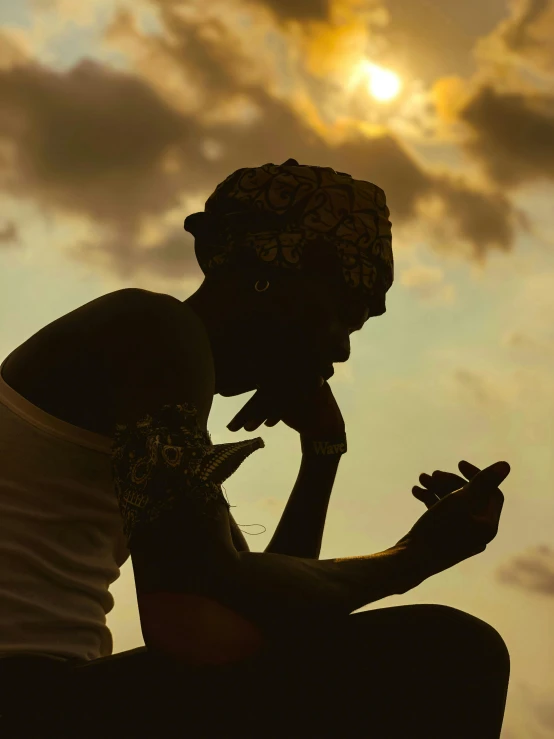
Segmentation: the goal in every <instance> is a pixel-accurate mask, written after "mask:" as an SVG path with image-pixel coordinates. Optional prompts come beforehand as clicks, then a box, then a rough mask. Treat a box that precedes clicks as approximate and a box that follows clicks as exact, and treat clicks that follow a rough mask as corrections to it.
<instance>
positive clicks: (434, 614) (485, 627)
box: [421, 604, 510, 674]
mask: <svg viewBox="0 0 554 739" xmlns="http://www.w3.org/2000/svg"><path fill="white" fill-rule="evenodd" d="M421 608H425V609H427V611H428V613H427V614H426V615H427V617H428V618H429V619H430V620H432V621H433V622H434V623H435V624H436V629H437V633H440V634H441V635H442V636H444V637H446V638H447V640H448V642H449V643H454V644H456V646H457V647H458V649H459V650H460V651H465V650H468V655H470V654H471V653H474V654H476V655H478V657H479V659H480V660H481V661H482V660H490V661H492V662H494V663H495V665H496V667H498V669H503V670H504V671H505V672H506V674H509V672H510V653H509V651H508V647H507V645H506V642H505V641H504V639H503V638H502V636H501V635H500V634H499V632H498V631H497V630H496V629H495V628H494V627H493V626H491V625H490V624H489V623H487V622H486V621H483V620H482V619H480V618H478V617H477V616H473V615H472V614H470V613H467V612H466V611H462V610H460V609H458V608H453V607H452V606H445V605H438V604H428V605H427V604H421Z"/></svg>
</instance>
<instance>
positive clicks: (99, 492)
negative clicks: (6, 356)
mask: <svg viewBox="0 0 554 739" xmlns="http://www.w3.org/2000/svg"><path fill="white" fill-rule="evenodd" d="M4 361H5V360H4ZM3 365H4V362H3V363H2V365H1V366H0V656H6V655H10V654H15V653H33V654H49V655H59V656H61V657H68V658H73V657H78V658H81V659H86V660H92V659H97V658H99V657H106V656H109V655H110V654H111V653H112V647H113V643H112V635H111V633H110V630H109V629H108V627H107V626H106V614H108V613H109V612H110V611H111V610H112V608H113V606H114V600H113V597H112V595H111V594H110V592H109V586H110V585H111V584H112V583H113V582H115V580H117V578H118V577H119V575H120V567H121V566H122V565H123V563H124V562H125V561H126V560H127V558H128V557H129V550H128V549H127V544H126V537H125V536H124V534H123V522H122V518H121V514H120V512H119V506H118V503H117V499H116V496H115V493H114V484H113V478H112V471H111V446H112V439H111V438H108V437H105V436H101V435H99V434H95V433H92V432H90V431H86V430H84V429H81V428H78V427H77V426H73V425H72V424H69V423H66V422H65V421H61V420H59V419H58V418H55V417H54V416H51V415H49V414H48V413H45V412H44V411H42V410H41V409H40V408H38V407H37V406H35V405H33V404H32V403H30V402H29V401H28V400H26V399H25V398H24V397H23V396H21V395H19V394H18V393H16V392H15V391H14V390H13V389H12V388H11V387H9V385H7V384H6V382H4V380H3V379H2V376H1V373H2V367H3Z"/></svg>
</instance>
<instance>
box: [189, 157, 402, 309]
mask: <svg viewBox="0 0 554 739" xmlns="http://www.w3.org/2000/svg"><path fill="white" fill-rule="evenodd" d="M185 230H187V231H189V232H190V233H192V234H193V235H194V236H195V251H196V257H197V259H198V263H199V265H200V268H201V269H202V271H203V273H204V274H205V275H206V276H210V275H213V274H214V273H216V272H222V271H224V270H232V269H236V268H237V267H240V266H241V265H242V266H247V265H250V266H257V267H261V266H262V265H265V266H267V267H268V268H279V269H285V270H311V271H317V270H318V269H323V270H326V271H335V272H339V273H340V274H341V275H342V277H343V279H344V282H345V285H346V287H347V288H349V290H350V291H355V292H356V293H357V295H358V296H360V297H362V298H364V299H367V300H368V301H369V302H370V303H371V304H373V305H375V303H377V306H376V307H377V311H380V312H384V304H385V293H386V292H387V290H388V289H389V288H390V286H391V285H392V282H393V279H394V264H393V255H392V235H391V223H390V220H389V209H388V207H387V204H386V199H385V193H384V192H383V190H381V188H379V187H377V185H374V184H372V183H371V182H365V181H363V180H354V179H353V178H352V177H351V176H350V175H348V174H345V173H344V172H336V171H335V170H333V169H331V168H330V167H315V166H309V165H300V164H298V162H297V161H296V160H294V159H288V160H287V161H286V162H285V163H284V164H281V165H277V164H264V165H262V166H261V167H256V168H243V169H238V170H237V171H236V172H233V174H231V175H229V176H228V177H227V178H226V179H225V180H224V181H223V182H221V183H220V184H219V185H218V186H217V187H216V189H215V191H214V192H213V194H212V195H210V197H209V198H208V200H207V201H206V204H205V211H204V212H203V213H193V214H191V215H190V216H188V218H187V219H186V220H185Z"/></svg>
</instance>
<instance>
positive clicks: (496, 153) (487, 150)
mask: <svg viewBox="0 0 554 739" xmlns="http://www.w3.org/2000/svg"><path fill="white" fill-rule="evenodd" d="M460 119H461V120H462V121H463V122H465V123H466V124H467V125H468V126H469V127H470V129H471V138H470V139H469V140H468V141H467V142H466V144H465V147H466V149H467V150H468V151H469V152H470V153H471V154H472V155H473V156H475V157H477V158H478V159H479V161H480V162H481V164H482V166H483V167H484V169H485V170H486V172H487V174H488V176H489V177H490V178H491V180H492V181H493V182H495V183H497V184H498V185H502V186H505V187H516V186H518V185H522V184H524V183H527V182H531V181H539V180H552V179H554V145H553V142H554V96H552V95H540V94H534V95H532V94H528V93H500V92H497V91H495V90H494V89H493V88H492V87H484V88H482V89H480V90H479V91H478V93H477V94H476V95H475V96H474V97H473V99H472V100H471V101H470V102H469V103H468V104H467V105H466V106H465V107H464V108H463V110H462V111H461V113H460Z"/></svg>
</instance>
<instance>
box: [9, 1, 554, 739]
mask: <svg viewBox="0 0 554 739" xmlns="http://www.w3.org/2000/svg"><path fill="white" fill-rule="evenodd" d="M0 21H1V28H0V191H1V197H0V308H1V309H2V312H1V315H2V316H3V320H2V323H1V329H2V330H1V331H0V358H4V357H5V356H6V355H7V354H8V353H9V352H10V351H12V350H13V349H14V348H15V347H16V346H17V345H18V344H20V343H22V342H23V341H24V340H25V339H27V338H28V337H29V336H30V335H31V334H33V333H34V332H36V331H37V330H38V329H39V328H41V327H42V326H43V325H45V324H46V323H48V322H50V321H52V320H54V319H55V318H57V317H59V316H60V315H62V314H64V313H67V312H69V311H70V310H73V309H74V308H75V307H77V306H78V305H81V304H83V303H85V302H88V301H89V300H92V299H94V298H95V297H97V296H99V295H102V294H104V293H106V292H109V291H111V290H115V289H119V288H121V287H127V286H136V287H143V288H146V289H150V290H159V291H162V292H168V293H171V294H173V295H175V296H176V297H178V298H180V299H184V298H186V297H187V296H188V295H189V294H190V293H191V292H192V291H193V290H194V289H196V287H197V286H198V285H199V284H200V281H201V272H200V270H199V268H198V266H197V264H196V262H195V259H194V252H193V248H192V247H193V243H192V239H191V237H190V234H188V233H186V232H184V231H183V227H182V224H183V219H184V217H185V216H186V215H188V213H190V212H193V211H196V210H201V209H202V208H203V205H204V202H205V200H206V199H207V197H208V196H209V195H210V193H211V192H212V191H213V189H214V188H215V186H216V185H217V184H218V183H219V182H220V181H221V180H223V179H224V178H225V177H226V176H227V175H228V174H230V173H231V172H233V171H234V170H236V169H238V168H241V167H249V166H259V165H260V164H264V163H266V162H275V163H281V162H283V161H285V160H286V159H288V158H289V157H293V158H295V159H297V160H298V161H299V162H300V163H301V164H315V165H319V166H330V167H333V168H335V169H338V170H340V171H343V172H348V173H349V174H351V175H352V176H353V177H355V178H357V179H365V180H369V181H371V182H374V183H376V184H377V185H379V186H380V187H382V188H383V189H384V190H385V192H386V195H387V202H388V205H389V208H390V211H391V220H392V224H393V249H394V255H395V269H396V272H395V274H396V277H395V283H394V285H393V287H392V288H391V290H390V291H389V293H388V296H387V313H386V314H385V315H384V316H381V317H379V318H376V319H373V320H372V321H369V322H368V324H367V325H366V326H365V328H364V330H363V331H362V332H360V333H359V334H356V335H354V337H353V342H352V344H353V346H352V357H351V359H350V360H349V362H348V363H346V364H344V365H337V367H336V370H337V371H336V375H335V377H334V378H333V379H332V380H331V385H332V388H333V391H334V392H335V395H336V397H337V399H338V401H339V404H340V406H341V408H342V409H343V414H344V416H345V420H346V425H347V433H348V438H349V452H348V454H347V455H346V456H345V457H344V458H343V460H342V461H341V466H340V469H339V474H338V477H337V482H336V485H335V489H334V492H333V497H332V501H331V505H330V508H329V514H328V523H327V528H326V533H325V537H324V543H323V551H322V553H321V556H322V558H330V557H334V556H355V555H359V554H364V553H370V552H373V551H378V550H380V549H384V548H386V547H388V546H390V545H391V544H392V543H394V541H396V540H397V539H398V538H400V536H401V535H403V534H404V533H405V532H406V531H407V530H408V528H409V527H411V525H412V524H413V522H414V521H415V520H416V518H417V517H418V516H419V515H421V514H422V513H423V510H422V506H421V504H420V503H419V502H418V501H416V500H414V499H413V498H412V496H411V492H410V491H411V487H412V485H414V484H416V483H417V477H418V476H419V474H420V473H421V472H424V471H426V472H432V471H433V470H434V469H448V470H451V471H455V470H456V465H457V462H458V461H459V460H460V459H464V458H465V459H469V461H472V462H474V463H475V464H477V465H479V466H484V465H487V464H490V463H492V462H494V461H496V460H497V459H506V460H508V461H509V462H510V464H511V465H512V474H511V475H510V477H509V478H508V480H507V481H506V483H505V485H504V486H503V489H504V492H505V497H506V500H505V505H504V511H503V517H502V521H501V525H500V530H499V534H498V536H497V538H496V539H495V540H494V542H492V543H491V544H490V545H489V547H488V548H487V551H486V552H485V553H483V554H482V555H480V556H479V557H476V558H473V559H471V560H468V561H466V562H464V563H462V564H461V565H459V566H458V567H456V568H454V569H453V570H450V571H448V572H447V573H442V574H441V575H439V576H437V577H435V578H433V580H431V581H428V582H426V583H424V584H423V585H422V586H420V587H419V588H418V589H417V590H416V591H413V592H411V593H408V594H406V595H405V596H402V597H396V598H392V599H387V600H386V601H381V602H379V603H376V604H372V606H370V608H378V607H387V606H391V605H397V604H401V603H418V602H439V603H444V604H447V605H451V606H454V607H457V608H461V609H463V610H466V611H468V612H470V613H473V614H474V615H476V616H478V617H480V618H482V619H483V620H486V621H488V622H489V623H491V624H492V625H493V626H494V627H495V628H496V629H497V630H498V631H499V632H500V633H501V634H502V636H503V637H504V639H505V641H506V643H507V644H508V647H509V649H510V653H511V655H512V679H511V684H510V692H509V695H508V706H507V710H506V719H505V725H504V729H503V734H502V738H503V739H526V738H527V737H533V739H535V738H537V739H546V738H547V737H554V703H553V702H552V695H554V677H553V676H552V675H551V669H549V667H550V665H551V663H552V659H553V657H554V637H553V636H552V627H551V625H552V622H553V617H554V550H553V549H552V546H551V542H552V533H553V530H554V500H553V496H552V478H553V474H554V464H553V449H554V433H553V421H552V418H553V417H554V383H553V381H552V376H553V369H554V328H553V326H554V321H553V318H554V257H553V244H554V211H553V209H552V205H551V203H552V197H553V194H554V192H553V187H552V184H553V179H554V45H553V44H552V42H551V40H552V38H553V36H554V0H513V1H512V2H508V1H507V0H487V1H486V2H483V0H479V1H478V0H465V2H459V0H305V1H304V2H303V1H302V0H232V1H229V0H225V2H223V0H210V3H205V2H200V0H189V1H188V2H185V1H183V2H171V1H170V0H152V1H151V2H143V1H140V2H137V1H136V0H133V1H132V2H131V0H124V1H121V2H116V0H91V2H88V3H82V2H78V1H77V0H26V1H24V0H4V2H3V3H2V5H1V7H0ZM245 400H246V398H245V397H244V396H242V397H238V398H219V397H217V398H216V400H215V402H214V406H213V410H212V414H211V417H210V424H209V426H210V431H211V432H212V437H213V439H214V441H217V442H219V441H228V440H235V439H236V438H238V437H237V436H235V435H233V434H231V433H230V432H228V431H227V430H226V429H225V425H226V423H227V422H228V421H229V420H230V418H231V416H232V415H233V414H234V413H235V412H236V410H238V408H239V407H240V406H241V405H242V404H243V403H244V402H245ZM258 433H260V434H261V435H262V436H263V437H264V439H265V441H266V445H267V446H266V449H265V450H264V451H263V452H260V453H259V455H254V457H252V458H251V459H250V460H248V462H247V463H245V464H244V465H243V466H242V467H241V468H240V470H239V471H238V472H237V473H236V475H234V476H233V478H232V479H231V480H230V481H229V482H228V485H227V486H226V492H227V495H228V497H229V500H230V501H231V504H232V505H235V506H236V508H235V509H234V511H233V514H234V516H235V518H236V519H237V521H238V522H239V524H240V525H241V526H242V528H243V529H244V530H245V532H249V533H250V534H257V533H258V532H260V533H259V535H258V538H256V536H253V535H252V536H250V537H249V543H250V546H251V548H252V549H253V550H262V549H263V548H264V547H265V546H266V545H267V543H268V541H269V538H270V537H271V534H272V532H273V530H274V528H275V525H276V523H277V521H278V518H279V515H280V513H281V511H282V509H283V507H284V505H285V502H286V499H287V496H288V494H289V493H290V491H291V490H292V487H293V484H294V480H295V479H296V475H297V472H298V464H296V463H295V464H291V465H283V464H282V459H283V458H287V459H293V458H294V455H295V454H296V458H297V460H298V463H299V461H300V449H299V443H298V439H297V438H296V437H295V434H294V432H292V431H291V430H290V429H288V428H284V427H282V425H280V426H277V427H276V428H274V429H265V428H264V427H262V430H259V431H256V432H254V435H258ZM257 523H261V524H262V526H260V527H256V526H254V527H252V528H247V526H249V525H251V524H257ZM263 527H265V531H264V530H263ZM247 537H248V533H247ZM112 591H113V593H114V597H115V599H116V606H115V609H114V611H113V612H112V613H111V614H110V615H109V619H108V620H109V625H110V628H111V629H112V631H113V634H114V643H115V647H114V649H115V651H116V652H117V651H122V650H125V649H130V648H133V647H135V646H139V645H140V644H141V643H142V637H141V635H140V629H139V625H138V616H137V611H136V600H135V596H134V590H133V581H132V569H131V565H130V563H129V564H126V565H125V567H124V568H123V570H122V574H121V577H120V579H119V580H118V581H117V582H116V583H115V584H114V586H113V588H112Z"/></svg>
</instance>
